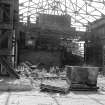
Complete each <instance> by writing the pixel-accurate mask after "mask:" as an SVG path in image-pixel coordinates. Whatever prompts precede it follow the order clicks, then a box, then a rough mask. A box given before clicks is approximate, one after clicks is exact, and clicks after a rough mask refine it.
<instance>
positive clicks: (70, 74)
mask: <svg viewBox="0 0 105 105" xmlns="http://www.w3.org/2000/svg"><path fill="white" fill-rule="evenodd" d="M98 71H99V68H98V67H90V66H66V76H67V82H68V84H71V85H72V84H84V85H87V86H96V85H97V77H98Z"/></svg>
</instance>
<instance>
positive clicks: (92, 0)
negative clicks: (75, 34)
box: [19, 0, 105, 29]
mask: <svg viewBox="0 0 105 105" xmlns="http://www.w3.org/2000/svg"><path fill="white" fill-rule="evenodd" d="M80 2H81V3H80ZM80 4H81V5H80ZM97 4H98V8H97ZM99 5H101V6H100V7H101V8H100V7H99ZM19 6H20V21H21V22H27V19H28V17H29V16H30V21H31V22H36V17H37V14H38V13H45V14H53V15H66V14H69V15H70V16H71V17H72V26H73V27H76V28H84V29H86V26H87V25H88V23H91V22H93V21H95V20H96V19H99V18H101V17H102V16H104V15H105V14H104V13H105V9H104V8H105V1H104V0H24V1H21V0H20V4H19Z"/></svg>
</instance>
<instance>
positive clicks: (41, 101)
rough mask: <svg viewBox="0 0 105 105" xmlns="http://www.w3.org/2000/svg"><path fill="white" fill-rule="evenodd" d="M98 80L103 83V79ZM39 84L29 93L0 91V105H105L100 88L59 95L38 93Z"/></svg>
mask: <svg viewBox="0 0 105 105" xmlns="http://www.w3.org/2000/svg"><path fill="white" fill-rule="evenodd" d="M98 80H99V81H101V80H102V83H105V78H103V79H100V78H99V79H98ZM39 82H40V81H35V85H34V89H33V90H31V91H20V92H13V91H8V92H6V91H1V92H0V105H105V89H104V87H102V86H101V87H100V89H99V90H98V91H97V92H92V91H91V92H87V91H84V92H83V91H72V92H70V93H68V94H66V95H60V94H59V93H56V94H51V93H43V92H40V91H39V84H40V83H39ZM38 83H39V84H38ZM56 83H57V82H56ZM102 83H101V84H102ZM98 85H99V83H98ZM102 85H103V84H102Z"/></svg>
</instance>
